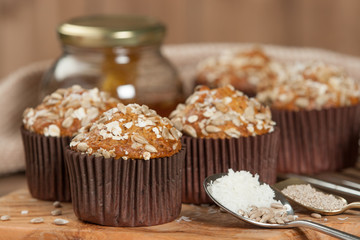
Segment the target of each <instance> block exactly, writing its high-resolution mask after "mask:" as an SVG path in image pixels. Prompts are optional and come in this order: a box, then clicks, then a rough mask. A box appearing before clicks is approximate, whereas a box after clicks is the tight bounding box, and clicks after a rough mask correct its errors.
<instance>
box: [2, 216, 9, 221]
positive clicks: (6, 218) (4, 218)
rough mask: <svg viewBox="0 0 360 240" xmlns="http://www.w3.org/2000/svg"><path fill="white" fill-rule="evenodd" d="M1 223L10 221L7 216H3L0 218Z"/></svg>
mask: <svg viewBox="0 0 360 240" xmlns="http://www.w3.org/2000/svg"><path fill="white" fill-rule="evenodd" d="M0 220H1V221H9V220H10V216H9V215H3V216H1V218H0Z"/></svg>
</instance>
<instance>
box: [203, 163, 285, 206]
mask: <svg viewBox="0 0 360 240" xmlns="http://www.w3.org/2000/svg"><path fill="white" fill-rule="evenodd" d="M208 190H209V191H210V193H211V194H212V196H213V197H214V198H215V199H216V200H217V201H219V202H220V203H221V204H223V205H224V206H225V207H227V208H228V209H230V210H231V211H233V212H238V211H239V210H243V211H249V210H250V208H251V206H257V207H268V208H269V207H270V205H271V203H276V202H278V201H276V200H274V197H275V193H274V191H273V190H272V189H271V188H270V186H269V185H267V184H260V182H259V175H257V174H255V176H253V175H252V174H251V173H250V172H247V171H239V172H234V171H233V170H232V169H229V173H228V175H226V176H223V177H221V178H219V179H217V180H216V181H214V182H212V183H211V184H210V185H209V186H208Z"/></svg>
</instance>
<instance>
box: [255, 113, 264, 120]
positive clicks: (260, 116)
mask: <svg viewBox="0 0 360 240" xmlns="http://www.w3.org/2000/svg"><path fill="white" fill-rule="evenodd" d="M255 118H256V119H259V120H265V119H266V115H265V114H264V113H257V114H255Z"/></svg>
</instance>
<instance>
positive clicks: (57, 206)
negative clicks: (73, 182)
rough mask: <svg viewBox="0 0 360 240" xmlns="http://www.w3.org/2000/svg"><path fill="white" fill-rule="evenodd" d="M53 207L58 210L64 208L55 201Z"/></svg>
mask: <svg viewBox="0 0 360 240" xmlns="http://www.w3.org/2000/svg"><path fill="white" fill-rule="evenodd" d="M53 206H54V207H56V208H62V205H61V202H59V201H55V202H54V203H53Z"/></svg>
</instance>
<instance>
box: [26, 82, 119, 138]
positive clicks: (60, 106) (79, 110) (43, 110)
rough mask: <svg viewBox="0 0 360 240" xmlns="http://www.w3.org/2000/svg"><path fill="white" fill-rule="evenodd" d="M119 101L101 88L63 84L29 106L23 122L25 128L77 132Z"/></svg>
mask: <svg viewBox="0 0 360 240" xmlns="http://www.w3.org/2000/svg"><path fill="white" fill-rule="evenodd" d="M117 103H118V100H116V99H115V98H111V97H110V96H109V94H108V93H106V92H102V91H99V89H97V88H93V89H90V90H86V89H83V88H81V87H80V86H78V85H74V86H72V87H70V88H67V89H63V88H60V89H58V90H56V91H55V92H54V93H52V94H51V95H48V96H46V97H45V98H44V100H43V101H42V103H41V104H40V105H38V106H37V107H36V108H27V109H26V110H25V111H24V114H23V124H24V127H25V129H27V130H30V131H32V132H35V133H38V134H41V135H44V136H50V137H60V136H73V135H74V134H75V133H76V132H77V131H78V130H79V129H80V128H81V127H83V126H86V125H87V124H88V123H90V122H92V121H94V120H95V119H96V118H97V117H98V116H99V115H100V114H101V113H102V112H104V111H106V110H108V109H110V108H113V107H115V106H116V105H117Z"/></svg>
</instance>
